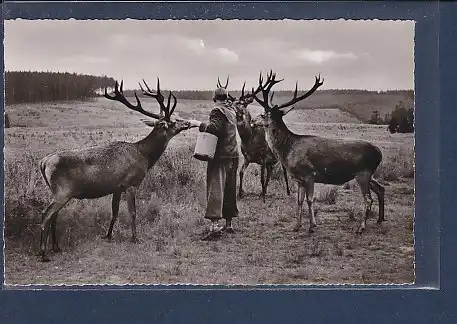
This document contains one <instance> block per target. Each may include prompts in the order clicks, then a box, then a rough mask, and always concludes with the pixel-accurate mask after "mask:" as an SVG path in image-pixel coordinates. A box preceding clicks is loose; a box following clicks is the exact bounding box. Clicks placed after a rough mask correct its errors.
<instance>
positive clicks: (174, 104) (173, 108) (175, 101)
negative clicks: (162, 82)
mask: <svg viewBox="0 0 457 324" xmlns="http://www.w3.org/2000/svg"><path fill="white" fill-rule="evenodd" d="M170 93H171V91H170ZM171 96H172V97H173V107H171V110H170V117H171V115H172V114H173V112H174V111H175V108H176V105H177V104H178V100H177V99H176V97H175V95H174V94H173V93H171Z"/></svg>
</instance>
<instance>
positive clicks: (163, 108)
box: [140, 78, 178, 121]
mask: <svg viewBox="0 0 457 324" xmlns="http://www.w3.org/2000/svg"><path fill="white" fill-rule="evenodd" d="M143 83H144V85H145V86H146V89H147V90H144V89H143V87H142V86H141V83H140V88H141V91H143V94H144V95H145V96H148V97H152V98H154V99H156V100H157V102H158V103H159V106H160V114H161V115H163V113H165V119H166V120H168V121H170V118H171V115H172V114H173V112H174V111H175V108H176V104H177V103H178V101H177V100H176V97H175V95H174V94H173V93H172V92H171V91H170V92H169V93H168V99H167V105H166V106H165V104H164V101H165V97H164V96H163V95H162V93H161V92H160V80H159V78H157V91H156V93H154V92H153V91H152V90H151V89H150V88H149V86H148V84H147V83H146V81H144V79H143ZM172 97H173V106H172V107H171V109H170V103H171V98H172Z"/></svg>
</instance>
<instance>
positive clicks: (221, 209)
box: [199, 87, 238, 240]
mask: <svg viewBox="0 0 457 324" xmlns="http://www.w3.org/2000/svg"><path fill="white" fill-rule="evenodd" d="M213 101H214V108H213V109H212V110H211V113H210V115H209V123H207V124H206V123H202V124H201V125H200V128H199V130H200V132H208V133H211V134H213V135H215V136H217V138H218V142H217V146H216V151H215V154H214V158H213V159H212V160H210V161H209V162H208V167H207V173H206V177H207V178H206V197H207V206H206V213H205V218H206V219H209V220H211V226H210V231H209V234H208V235H206V236H204V237H203V238H202V239H203V240H210V239H214V238H217V237H219V236H220V233H221V231H226V232H228V233H233V227H232V219H233V218H234V217H237V216H238V208H237V205H236V179H237V170H238V143H237V140H236V114H235V108H234V107H233V106H232V104H231V102H230V101H229V100H228V92H227V90H226V89H225V88H224V87H219V88H217V89H216V90H215V91H214V95H213ZM221 218H224V219H225V225H224V226H223V227H220V226H219V220H220V219H221Z"/></svg>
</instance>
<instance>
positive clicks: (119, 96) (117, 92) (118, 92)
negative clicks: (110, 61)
mask: <svg viewBox="0 0 457 324" xmlns="http://www.w3.org/2000/svg"><path fill="white" fill-rule="evenodd" d="M123 85H124V81H121V86H120V88H119V83H118V82H117V81H116V83H115V85H114V95H112V96H111V95H109V94H108V90H107V88H105V95H104V97H105V98H107V99H109V100H113V101H118V102H120V103H122V104H124V105H125V106H126V107H128V108H130V109H132V110H135V111H138V112H139V113H141V114H143V115H145V116H148V117H151V118H155V119H160V116H159V115H157V114H154V113H152V112H149V111H146V110H144V109H143V107H142V106H141V102H140V99H139V98H138V96H137V94H136V92H134V94H135V99H136V106H135V105H133V104H131V103H130V102H129V101H128V100H127V99H126V98H125V97H124V94H123Z"/></svg>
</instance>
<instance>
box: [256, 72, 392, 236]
mask: <svg viewBox="0 0 457 324" xmlns="http://www.w3.org/2000/svg"><path fill="white" fill-rule="evenodd" d="M281 81H282V80H276V75H275V74H274V73H273V72H271V71H270V73H269V74H268V77H267V80H266V82H265V84H262V82H259V83H260V84H259V87H260V89H261V92H262V97H263V98H262V99H259V98H258V97H257V96H256V94H255V93H254V92H255V91H254V89H253V90H252V92H253V95H254V99H255V100H256V101H257V102H258V103H259V104H260V105H262V107H263V108H264V114H262V115H261V118H260V119H259V120H257V121H256V123H257V124H261V125H263V126H264V127H265V130H266V138H267V142H268V145H269V146H270V148H271V149H272V150H273V151H274V152H275V153H276V154H277V155H278V156H279V159H280V160H281V162H282V164H283V165H284V166H285V167H286V169H287V171H288V172H289V174H290V175H291V177H292V178H293V179H294V180H295V181H297V183H298V216H297V223H296V225H295V227H294V230H296V231H298V230H299V229H300V227H301V225H302V209H303V208H302V206H303V201H304V198H305V195H306V202H307V203H308V210H309V216H310V227H309V231H310V232H313V231H314V228H315V227H316V219H315V214H314V213H315V212H314V208H313V203H314V199H313V195H314V184H315V183H323V184H333V185H341V184H344V183H346V182H348V181H350V180H352V179H354V178H355V179H356V181H357V183H358V184H359V186H360V189H361V191H362V195H363V199H364V203H365V217H364V218H363V220H362V222H361V224H360V226H359V228H358V229H357V233H362V232H363V231H364V230H365V227H366V219H367V218H368V215H369V213H370V211H371V207H372V203H373V199H372V197H371V193H370V190H372V191H373V192H374V193H376V195H377V196H378V202H379V217H378V223H381V222H382V221H384V187H383V186H382V185H381V184H379V182H377V181H376V180H374V179H373V173H374V172H375V171H376V169H377V168H378V166H379V164H380V162H381V160H382V154H381V151H380V149H379V148H378V147H376V146H374V145H373V144H371V143H368V142H365V141H361V140H344V139H332V138H325V137H320V136H313V135H298V134H295V133H293V132H291V131H290V130H289V129H288V128H287V126H286V125H285V123H284V121H283V117H284V115H286V114H287V113H288V112H289V111H291V110H292V109H294V104H296V103H298V102H299V101H301V100H304V99H306V98H307V97H309V96H310V95H312V94H313V93H314V92H315V91H316V90H317V89H318V88H319V87H320V86H322V84H323V82H324V80H323V79H321V78H320V76H319V77H316V81H315V83H314V85H313V87H312V88H311V89H310V90H309V91H307V92H306V93H304V94H302V95H300V96H299V95H298V84H296V86H295V91H294V96H293V98H292V99H291V100H290V101H288V102H285V103H283V104H280V105H278V104H273V103H272V100H273V92H272V93H271V96H270V97H269V93H270V90H271V88H272V87H273V86H274V85H275V84H277V83H279V82H281ZM288 107H291V108H289V109H288V110H285V108H288Z"/></svg>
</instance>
